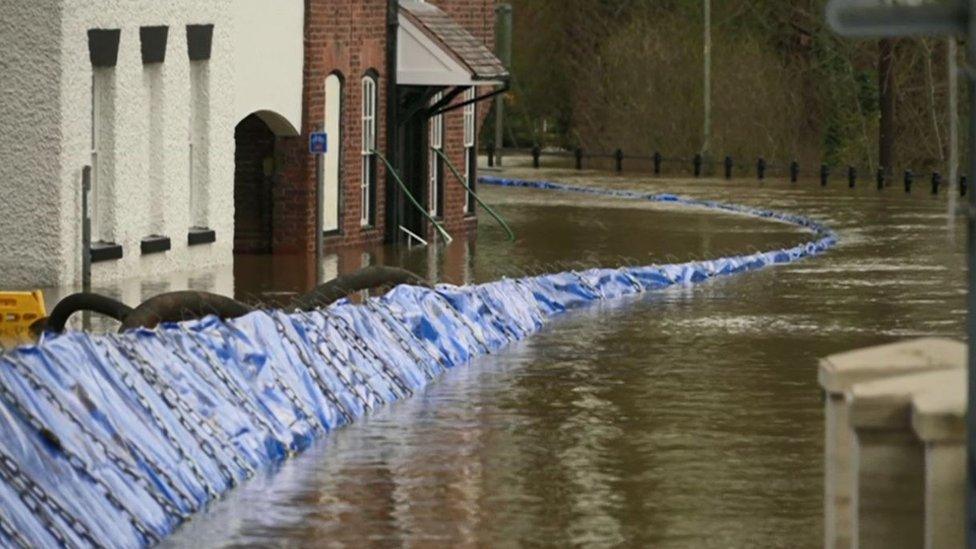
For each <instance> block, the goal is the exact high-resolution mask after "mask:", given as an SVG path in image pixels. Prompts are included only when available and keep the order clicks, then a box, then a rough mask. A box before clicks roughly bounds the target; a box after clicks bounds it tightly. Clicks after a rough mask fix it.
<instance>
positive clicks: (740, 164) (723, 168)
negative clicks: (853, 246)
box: [484, 144, 968, 196]
mask: <svg viewBox="0 0 976 549" xmlns="http://www.w3.org/2000/svg"><path fill="white" fill-rule="evenodd" d="M484 152H485V154H486V155H487V157H488V166H489V167H494V166H495V164H496V162H495V158H496V156H498V154H499V152H501V153H504V154H505V155H509V154H512V153H514V154H518V155H523V156H531V157H532V167H534V168H541V167H542V166H543V159H544V158H551V159H562V160H563V161H565V160H572V161H573V166H574V167H575V168H576V169H577V170H582V169H584V168H587V169H593V168H599V167H602V165H603V163H605V162H607V161H609V162H610V169H612V170H613V171H616V172H623V171H624V163H625V162H635V161H636V162H639V163H640V164H643V165H644V166H645V169H648V171H649V173H652V174H653V175H655V176H660V175H662V174H663V173H664V172H665V167H666V166H667V170H666V171H667V173H668V174H669V175H675V174H680V173H682V172H684V173H687V174H688V175H690V176H692V177H715V176H716V175H718V176H720V177H723V178H724V179H726V180H731V179H733V178H736V177H755V178H756V179H757V180H759V181H764V180H765V179H766V178H767V177H768V178H774V177H781V178H786V179H788V180H789V181H790V182H791V183H796V182H798V181H799V180H800V177H801V175H802V176H814V177H816V178H817V179H818V180H819V181H820V185H821V186H823V187H827V186H828V185H829V184H830V182H831V178H832V177H839V178H840V180H841V181H842V182H843V183H844V184H846V185H847V187H848V188H851V189H853V188H855V187H857V186H858V185H859V184H873V185H874V186H875V187H876V188H877V189H878V190H884V189H885V188H887V187H896V186H898V184H899V183H900V186H901V187H902V188H903V189H904V191H905V192H906V193H911V192H912V191H913V190H914V189H916V188H918V187H919V186H922V187H923V188H926V187H927V189H928V190H929V192H930V193H931V194H933V195H937V194H939V193H940V192H941V190H942V189H943V188H949V187H950V186H951V182H950V181H946V179H945V178H944V177H943V176H942V174H941V173H940V172H938V171H919V172H915V171H914V170H911V169H905V170H902V171H901V172H900V173H898V172H894V171H893V172H886V171H885V170H884V169H883V168H877V169H876V170H873V171H872V170H871V169H870V168H862V167H858V166H851V165H848V166H832V165H830V164H819V165H814V166H803V165H801V164H800V162H799V161H798V160H790V161H767V160H766V158H765V157H763V156H759V157H756V158H755V160H752V159H750V160H749V161H742V159H737V158H735V157H732V156H729V155H726V156H724V157H721V158H711V157H705V156H703V155H701V154H695V155H693V156H690V157H687V156H685V157H682V156H665V155H663V154H662V153H661V152H660V151H654V152H653V153H652V154H650V155H640V154H625V153H624V151H623V149H615V150H614V151H612V152H589V151H586V150H584V149H583V148H580V147H578V148H576V149H574V150H572V151H567V150H543V149H542V148H541V147H539V146H535V147H531V148H504V149H501V151H499V150H498V149H496V148H495V147H494V146H493V145H491V144H489V145H488V146H487V147H486V149H485V151H484ZM593 161H596V162H593ZM808 170H812V171H808ZM956 187H957V190H958V192H959V194H960V196H965V195H966V192H967V187H968V179H967V177H966V176H965V175H962V176H960V177H959V181H958V185H957V186H956Z"/></svg>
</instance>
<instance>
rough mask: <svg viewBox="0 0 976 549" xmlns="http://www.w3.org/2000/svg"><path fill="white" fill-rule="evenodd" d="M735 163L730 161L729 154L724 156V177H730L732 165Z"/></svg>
mask: <svg viewBox="0 0 976 549" xmlns="http://www.w3.org/2000/svg"><path fill="white" fill-rule="evenodd" d="M734 165H735V163H734V162H733V161H732V157H731V156H726V157H725V179H732V167H733V166H734Z"/></svg>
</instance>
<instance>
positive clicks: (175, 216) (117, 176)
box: [0, 0, 304, 289]
mask: <svg viewBox="0 0 976 549" xmlns="http://www.w3.org/2000/svg"><path fill="white" fill-rule="evenodd" d="M303 63H304V2H303V1H302V0H167V1H159V0H3V2H2V6H0V288H2V289H16V288H18V287H24V286H30V287H33V286H38V285H41V286H70V285H76V284H77V283H78V282H79V281H80V280H81V270H82V215H81V210H82V173H83V169H84V168H85V166H92V168H93V169H92V185H93V189H92V193H91V199H92V203H91V216H92V235H93V238H92V240H93V241H94V244H93V250H92V254H91V257H92V259H93V263H92V272H93V278H94V279H95V280H97V281H98V282H100V283H101V282H105V281H111V280H119V279H122V278H125V277H128V276H132V275H137V274H146V273H158V274H164V273H168V272H174V271H178V270H179V271H185V270H190V269H194V268H198V267H209V266H215V265H223V264H230V263H231V262H232V261H233V256H232V253H233V239H234V169H235V167H234V151H235V144H234V129H235V126H236V125H237V124H238V123H239V122H240V121H241V120H243V119H244V118H245V117H247V116H248V115H250V114H253V113H257V114H258V116H259V117H260V118H261V119H262V120H264V121H265V122H266V123H267V124H268V126H269V127H270V128H271V129H272V130H274V132H275V133H276V134H277V135H298V129H299V128H301V127H302V120H301V116H302V78H303Z"/></svg>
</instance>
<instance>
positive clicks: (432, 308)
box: [0, 178, 837, 547]
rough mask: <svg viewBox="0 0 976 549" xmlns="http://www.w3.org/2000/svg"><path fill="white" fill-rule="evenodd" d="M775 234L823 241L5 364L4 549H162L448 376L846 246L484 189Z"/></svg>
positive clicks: (1, 451)
mask: <svg viewBox="0 0 976 549" xmlns="http://www.w3.org/2000/svg"><path fill="white" fill-rule="evenodd" d="M481 182H482V183H483V184H495V185H510V186H522V187H535V188H540V189H550V190H554V191H563V192H578V193H587V194H600V195H608V196H616V197H620V198H628V199H638V200H652V201H662V202H672V203H677V204H682V205H686V206H695V207H705V208H711V209H717V210H722V211H727V212H734V213H739V214H745V215H751V216H755V217H760V218H769V219H776V220H779V221H784V222H788V223H792V224H795V225H799V226H801V227H804V228H807V229H809V230H810V231H811V232H813V233H814V239H813V240H810V241H809V242H805V243H803V244H800V245H798V246H795V247H792V248H788V249H782V250H773V251H768V252H760V253H754V254H748V255H741V256H735V257H726V258H720V259H715V260H710V261H696V262H689V263H682V264H673V265H661V266H645V267H624V268H616V269H615V268H602V269H600V268H598V269H590V270H586V271H578V272H565V273H558V274H551V275H543V276H534V277H525V278H519V279H502V280H498V281H495V282H489V283H486V284H480V285H474V286H465V287H456V286H450V285H440V286H438V287H437V289H433V290H432V289H427V288H422V287H416V286H398V287H396V288H394V289H393V290H391V291H390V292H388V293H387V294H385V295H383V296H381V297H375V298H369V299H368V300H366V302H365V303H363V304H352V303H350V302H349V301H348V300H342V301H340V302H337V303H336V304H334V305H332V306H330V307H328V308H326V309H322V310H317V311H314V312H310V313H303V312H287V311H280V310H267V311H259V312H254V313H251V314H248V315H247V316H244V317H241V318H237V319H234V320H229V321H226V322H224V321H220V320H218V319H216V318H215V317H210V318H206V319H203V320H200V321H192V322H183V323H179V324H164V325H163V326H161V327H160V328H158V329H156V330H145V329H140V330H134V331H130V332H127V333H124V334H117V335H116V334H112V335H92V334H87V333H82V332H74V333H65V334H63V335H58V336H52V337H46V338H45V339H44V340H43V341H42V342H41V343H40V344H39V345H36V346H28V347H21V348H18V349H16V350H13V351H11V352H9V353H6V354H3V355H0V480H2V482H0V545H2V546H4V547H48V546H59V545H67V546H80V547H85V546H110V547H140V546H145V545H151V544H153V543H155V542H157V541H159V540H161V539H163V538H164V537H166V536H167V535H168V534H170V533H171V532H173V530H174V529H176V528H177V527H178V526H179V525H180V524H181V523H182V522H183V521H185V520H186V519H187V518H188V517H189V516H191V515H192V514H194V513H196V512H198V511H200V510H201V509H203V508H204V506H206V505H207V504H208V503H209V502H211V501H213V500H214V499H216V498H218V497H220V495H221V494H223V493H225V492H226V491H227V490H229V489H231V488H233V487H234V486H235V485H237V484H239V483H241V482H244V481H245V480H246V479H248V478H249V477H250V476H252V475H253V474H254V473H255V472H256V471H257V470H259V469H262V468H265V467H268V466H270V465H272V464H274V463H277V462H280V461H281V460H283V459H285V458H287V457H288V456H289V455H292V454H295V453H297V452H301V451H302V450H304V449H306V448H308V447H309V445H311V444H312V443H313V441H314V440H315V439H316V438H318V437H321V436H322V435H324V434H325V433H328V432H329V431H331V430H333V429H336V428H338V427H341V426H343V425H347V424H349V423H351V422H353V421H355V420H356V419H357V418H359V417H360V416H362V415H364V414H366V413H368V412H369V411H370V410H372V409H374V408H377V407H379V406H382V405H385V404H389V403H391V402H394V401H396V400H399V399H402V398H405V397H409V396H411V395H412V394H414V393H416V392H418V391H420V390H422V389H423V388H424V387H425V386H426V385H427V384H428V383H430V382H431V381H433V380H434V379H436V378H437V377H438V376H439V375H440V374H441V373H442V372H444V371H445V370H447V369H449V368H453V367H456V366H459V365H462V364H465V363H466V362H468V361H470V360H471V359H472V357H475V356H477V355H483V354H486V353H493V352H496V351H498V350H499V349H501V348H502V347H504V346H506V345H507V344H508V343H510V342H512V341H516V340H519V339H522V338H524V337H526V336H528V335H530V334H532V333H533V332H535V331H537V330H538V329H539V328H540V327H541V326H542V325H543V324H544V323H545V322H546V320H547V319H548V318H550V317H552V316H554V315H558V314H561V313H563V312H565V311H568V310H571V309H573V308H577V307H582V306H584V305H586V304H588V303H592V302H594V301H597V300H602V299H614V298H618V297H622V296H628V295H635V294H639V293H643V292H647V291H653V290H657V289H661V288H664V287H667V286H671V285H675V284H691V283H697V282H702V281H705V280H708V279H710V278H713V277H717V276H726V275H731V274H735V273H740V272H743V271H748V270H753V269H758V268H761V267H765V266H768V265H774V264H780V263H787V262H790V261H795V260H798V259H801V258H804V257H807V256H810V255H814V254H817V253H820V252H823V251H824V250H826V249H828V248H830V247H831V246H832V245H834V243H835V242H836V241H837V238H836V236H835V235H834V234H833V233H832V232H831V231H830V230H829V229H827V228H826V227H824V226H822V225H820V224H819V223H817V222H815V221H812V220H810V219H807V218H804V217H800V216H795V215H790V214H784V213H777V212H773V211H768V210H760V209H754V208H748V207H743V206H737V205H731V204H722V203H717V202H709V201H701V200H688V199H683V198H679V197H676V196H673V195H650V194H642V193H639V192H631V191H615V190H603V189H594V188H586V187H572V186H567V185H560V184H558V183H549V182H526V181H516V180H504V179H492V178H483V179H482V180H481Z"/></svg>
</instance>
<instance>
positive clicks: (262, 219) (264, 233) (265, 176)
mask: <svg viewBox="0 0 976 549" xmlns="http://www.w3.org/2000/svg"><path fill="white" fill-rule="evenodd" d="M234 142H235V144H236V146H237V148H236V149H235V152H234V253H243V254H261V253H271V227H272V211H273V201H272V194H271V192H272V181H273V179H274V169H275V160H274V152H275V134H274V132H272V131H271V129H270V128H269V127H268V125H267V124H265V122H264V121H263V120H261V119H260V118H259V117H258V116H257V115H256V114H252V115H250V116H248V117H247V118H245V119H244V120H242V121H241V122H240V124H238V125H237V128H236V129H235V130H234Z"/></svg>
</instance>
